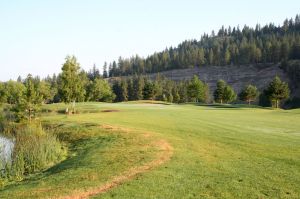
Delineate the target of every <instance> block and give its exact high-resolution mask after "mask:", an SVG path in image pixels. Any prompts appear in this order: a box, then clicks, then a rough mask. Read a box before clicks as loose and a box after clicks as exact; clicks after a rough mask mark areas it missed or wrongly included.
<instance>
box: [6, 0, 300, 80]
mask: <svg viewBox="0 0 300 199" xmlns="http://www.w3.org/2000/svg"><path fill="white" fill-rule="evenodd" d="M299 7H300V1H299V0H285V1H281V0H277V1H274V0H264V1H262V0H251V1H241V0H226V1H224V0H210V1H207V0H206V1H204V0H84V1H83V0H43V1H40V0H26V1H24V0H0V69H1V70H0V81H7V80H9V79H14V80H15V79H17V77H18V76H19V75H21V76H22V77H23V78H24V77H26V76H27V74H29V73H31V74H32V75H39V76H41V77H46V76H47V75H48V74H50V75H52V74H53V73H59V72H60V71H61V67H62V64H63V63H64V61H65V57H66V56H67V55H75V56H76V57H77V59H78V61H79V63H80V65H81V67H82V68H83V69H85V70H89V69H91V68H92V66H93V65H94V64H95V65H96V66H97V67H99V69H100V70H102V66H103V63H104V62H105V61H107V62H111V61H113V60H117V59H118V57H119V56H122V57H130V56H133V55H136V54H138V55H140V56H144V57H146V56H147V55H150V54H152V53H154V52H155V51H156V52H159V51H161V50H164V49H165V48H166V47H170V46H177V45H178V44H179V43H181V42H182V41H184V40H189V39H200V37H201V35H202V34H203V33H211V31H212V30H215V31H217V30H218V29H219V28H220V27H221V26H222V25H224V26H225V27H227V26H229V25H230V26H231V27H233V26H237V25H239V26H240V27H243V26H244V24H247V25H249V26H251V27H255V25H256V24H257V23H260V24H261V25H265V24H267V23H270V22H272V23H274V24H275V25H279V24H282V22H283V20H284V19H285V18H291V17H293V18H294V17H295V15H296V14H300V13H299Z"/></svg>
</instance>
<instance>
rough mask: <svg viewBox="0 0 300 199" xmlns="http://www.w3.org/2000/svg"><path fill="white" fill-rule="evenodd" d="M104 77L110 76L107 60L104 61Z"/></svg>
mask: <svg viewBox="0 0 300 199" xmlns="http://www.w3.org/2000/svg"><path fill="white" fill-rule="evenodd" d="M103 78H108V73H107V63H106V62H104V65H103Z"/></svg>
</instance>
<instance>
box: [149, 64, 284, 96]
mask: <svg viewBox="0 0 300 199" xmlns="http://www.w3.org/2000/svg"><path fill="white" fill-rule="evenodd" d="M160 74H161V75H162V76H165V77H167V78H169V79H172V80H175V81H180V80H188V79H191V78H192V77H193V76H194V75H197V76H198V77H199V78H200V79H201V80H202V81H204V82H206V83H207V84H208V85H209V87H210V90H211V91H213V90H215V85H216V82H217V81H218V80H219V79H223V80H225V81H226V82H227V83H228V84H230V85H231V86H232V87H233V88H234V90H235V91H236V92H240V90H241V89H242V88H243V87H244V86H245V85H247V84H253V85H256V86H257V88H258V89H259V90H263V89H264V88H265V87H266V86H267V84H268V83H269V82H270V81H271V80H272V79H273V78H274V77H275V76H276V75H277V76H279V77H280V78H281V79H282V80H283V81H287V82H289V83H290V80H289V77H288V75H287V73H285V72H284V71H283V70H281V69H280V68H279V65H278V64H277V65H273V64H267V65H263V64H260V65H241V66H208V67H199V68H191V69H181V70H170V71H164V72H161V73H160ZM156 75H157V73H152V74H148V76H149V77H150V78H151V79H155V77H156Z"/></svg>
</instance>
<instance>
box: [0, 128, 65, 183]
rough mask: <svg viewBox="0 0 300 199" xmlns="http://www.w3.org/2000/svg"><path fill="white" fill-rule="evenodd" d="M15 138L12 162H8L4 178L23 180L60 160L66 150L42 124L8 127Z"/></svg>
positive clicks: (3, 174) (3, 173)
mask: <svg viewBox="0 0 300 199" xmlns="http://www.w3.org/2000/svg"><path fill="white" fill-rule="evenodd" d="M7 129H9V130H6V134H7V133H8V132H10V134H11V135H12V136H13V139H14V143H15V145H14V149H13V152H12V157H11V162H9V163H7V164H6V166H5V168H4V172H2V178H4V179H10V180H21V179H23V177H24V176H26V175H28V174H32V173H35V172H37V171H40V170H43V169H46V168H48V167H50V166H52V165H54V164H55V163H57V162H59V161H60V160H62V159H63V157H64V156H65V153H66V150H65V149H64V147H63V146H62V144H61V143H60V142H59V140H58V139H57V138H56V136H55V135H54V134H52V133H46V132H45V131H44V130H43V128H42V127H41V125H40V124H30V125H19V126H17V127H16V126H14V127H8V128H7Z"/></svg>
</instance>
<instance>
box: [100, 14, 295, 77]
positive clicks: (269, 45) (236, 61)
mask: <svg viewBox="0 0 300 199" xmlns="http://www.w3.org/2000/svg"><path fill="white" fill-rule="evenodd" d="M299 58H300V15H296V17H295V18H294V19H286V20H285V21H284V22H283V24H282V25H279V26H276V25H274V24H273V23H270V24H269V25H265V26H263V27H261V26H260V25H256V27H255V28H251V27H248V26H244V27H243V28H242V29H240V28H239V27H233V28H231V27H228V28H224V27H222V28H221V29H220V30H219V31H218V32H217V33H216V34H215V33H214V32H212V33H211V34H210V35H208V34H204V35H202V36H201V39H200V40H189V41H184V42H182V43H181V44H179V45H178V46H177V47H176V48H173V47H170V48H167V49H165V50H164V51H162V52H159V53H154V54H152V55H150V56H148V57H147V58H142V57H139V56H138V55H137V56H134V57H131V58H121V57H120V58H119V60H118V61H117V62H116V61H114V62H113V63H110V64H109V65H108V66H107V64H105V65H104V73H103V74H104V77H107V76H109V77H115V76H124V75H131V74H135V73H136V74H145V73H155V72H161V71H166V70H172V69H184V68H194V67H201V66H223V65H245V64H257V63H275V64H276V63H279V62H282V61H287V60H291V59H299ZM107 67H108V71H107Z"/></svg>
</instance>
